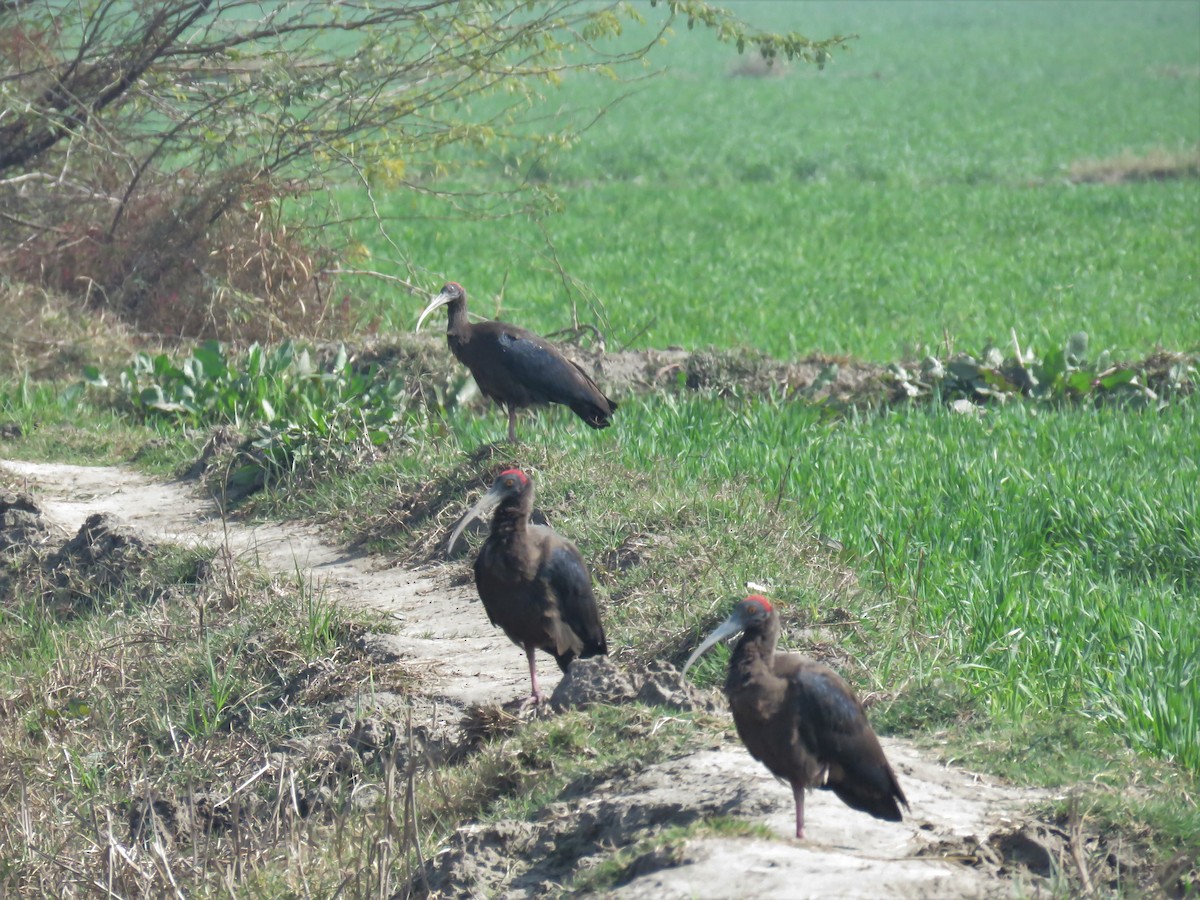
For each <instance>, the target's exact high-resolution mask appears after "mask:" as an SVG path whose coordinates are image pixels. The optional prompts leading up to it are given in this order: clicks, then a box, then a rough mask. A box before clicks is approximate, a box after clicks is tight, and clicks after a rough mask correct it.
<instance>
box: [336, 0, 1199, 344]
mask: <svg viewBox="0 0 1200 900" xmlns="http://www.w3.org/2000/svg"><path fill="white" fill-rule="evenodd" d="M736 8H737V10H738V11H739V12H740V13H742V14H743V15H744V16H745V17H746V18H749V19H751V20H752V21H756V22H759V21H761V22H762V23H763V24H764V25H767V26H769V27H776V28H784V27H791V28H796V29H799V30H802V31H804V32H805V33H807V34H809V35H810V36H813V37H823V36H828V35H830V34H834V33H843V34H844V33H851V32H853V33H857V34H858V35H859V36H860V37H859V39H858V40H857V41H855V42H853V45H852V51H851V52H849V53H840V54H838V55H837V57H836V60H835V62H834V63H833V64H832V65H830V66H828V67H827V68H826V69H825V71H823V72H818V71H817V70H816V69H815V67H807V66H801V65H797V66H793V67H791V69H790V70H789V71H788V72H787V73H786V74H784V75H781V76H779V77H745V76H738V75H736V74H734V70H735V69H736V68H737V67H738V66H739V65H744V64H745V62H746V60H745V59H743V58H739V57H737V56H736V55H734V54H733V52H732V50H731V49H730V48H728V47H723V46H720V45H717V44H715V43H713V42H712V40H711V39H710V38H708V37H707V36H704V35H701V34H699V33H695V34H688V33H687V32H686V30H684V31H682V33H677V34H675V35H673V36H672V37H671V38H670V41H669V43H668V44H667V45H666V46H665V47H662V48H660V52H658V53H656V54H654V56H653V57H652V59H653V62H654V64H656V65H657V66H659V67H662V68H663V69H664V71H662V72H661V74H660V75H658V76H657V77H653V78H650V79H648V80H646V81H642V82H638V83H635V84H633V85H630V86H628V88H624V89H623V88H621V87H619V86H615V85H613V84H612V83H611V82H608V81H605V80H603V79H588V78H584V77H582V76H576V77H574V78H573V79H572V80H571V81H569V82H568V83H567V84H565V85H564V86H563V87H562V89H560V90H559V91H555V92H552V93H551V94H550V95H549V98H548V102H547V118H546V120H547V122H548V123H550V124H552V123H553V122H554V121H555V116H556V115H558V116H566V115H568V114H570V113H572V112H577V111H579V110H581V109H588V108H594V107H596V106H599V105H602V104H603V103H605V102H606V101H607V100H611V99H612V98H614V97H616V96H618V95H619V94H620V93H621V92H622V91H623V90H625V91H627V92H628V93H629V94H630V96H628V97H627V98H626V99H625V100H624V101H623V102H621V103H617V104H616V105H615V106H613V107H612V108H611V109H610V110H609V111H608V112H607V114H606V115H605V116H603V117H602V118H601V119H600V120H599V121H598V122H597V123H596V124H595V125H594V126H593V127H592V128H591V129H590V130H589V131H588V132H587V133H586V134H585V136H584V140H583V142H582V143H581V144H580V145H579V146H578V147H576V148H574V149H573V150H572V151H570V152H566V153H562V154H561V155H559V156H557V157H555V158H553V159H546V160H543V161H541V162H539V163H538V164H537V165H536V166H535V167H534V171H533V175H534V177H536V178H537V179H538V180H540V181H541V182H542V183H543V184H544V185H545V186H546V187H547V188H549V189H550V190H553V191H555V192H556V193H557V194H558V195H559V196H560V197H561V200H562V202H563V204H564V210H563V212H562V213H561V214H559V215H555V216H552V217H550V218H548V219H547V220H546V221H545V222H544V229H545V231H544V234H543V231H542V230H541V228H539V227H538V226H537V225H536V224H534V223H532V222H529V221H528V220H524V219H520V218H513V219H507V220H499V221H488V222H480V223H463V222H458V223H455V222H448V221H446V220H444V219H442V218H440V217H439V218H435V219H434V220H432V221H431V220H428V219H423V218H420V216H421V215H423V214H433V213H437V214H439V216H440V215H441V214H444V212H445V209H444V208H443V207H440V206H438V205H437V204H436V203H435V202H433V201H430V200H429V199H427V198H421V197H414V196H413V195H411V194H409V193H402V192H396V193H392V194H387V193H383V194H382V195H381V196H380V198H378V199H379V200H380V202H381V203H382V205H383V211H384V213H385V214H386V215H389V216H393V217H395V221H394V222H392V223H391V224H389V226H388V233H389V236H390V238H391V239H392V240H393V241H395V243H396V246H397V247H398V248H399V249H400V250H401V251H402V252H403V253H404V254H405V255H406V256H407V257H408V259H410V260H411V261H413V262H414V263H415V264H417V265H418V266H419V267H421V268H422V269H424V270H426V272H427V274H426V276H425V277H424V279H423V280H424V281H425V282H426V284H427V286H428V287H436V286H437V285H438V283H439V282H440V281H441V280H442V279H446V278H449V279H454V280H458V281H461V282H462V283H463V284H464V285H465V286H466V287H467V290H468V292H469V293H471V294H472V295H473V296H474V297H475V302H476V307H475V308H476V309H477V310H478V311H480V312H482V313H485V314H487V315H492V314H493V313H495V312H496V308H497V304H496V303H495V301H494V299H493V298H494V296H495V295H497V294H498V293H499V291H500V289H501V286H502V285H503V286H504V299H503V305H502V307H501V310H500V311H501V314H502V315H503V316H504V317H506V318H509V319H511V320H513V321H519V322H521V323H522V324H524V325H527V326H529V327H533V328H536V329H541V330H543V331H552V330H555V329H558V328H562V327H565V326H567V325H570V324H571V320H572V312H571V305H572V301H573V300H574V301H575V302H576V305H577V306H578V307H579V313H578V315H579V318H580V319H581V320H583V321H588V322H594V323H595V324H598V325H600V326H601V328H602V330H603V331H604V332H605V334H606V336H607V338H608V342H609V346H610V347H611V346H624V345H626V344H629V345H632V346H666V345H673V344H677V345H683V346H687V347H703V346H705V345H708V344H713V345H718V346H730V345H748V346H752V347H755V348H759V349H761V350H764V351H767V352H769V353H772V354H775V355H779V356H796V355H802V354H807V353H810V352H814V351H817V352H825V353H845V354H850V355H854V356H857V357H861V358H868V359H873V360H880V361H882V360H890V359H894V358H897V357H899V356H901V355H903V354H906V353H911V352H915V351H916V350H918V349H920V348H925V347H931V346H936V347H943V346H944V345H945V342H946V341H947V340H949V342H950V345H951V346H952V347H953V348H955V349H959V350H967V351H970V352H978V351H979V350H980V349H981V348H982V347H983V346H984V345H985V344H986V343H987V342H988V341H994V342H997V343H1003V344H1004V345H1005V346H1007V344H1008V341H1009V333H1010V329H1015V331H1016V333H1017V335H1018V338H1019V339H1020V340H1021V342H1022V345H1023V346H1028V345H1031V344H1032V345H1034V346H1036V347H1040V348H1044V347H1046V346H1047V345H1049V344H1058V343H1060V342H1061V341H1062V340H1063V339H1064V338H1065V336H1066V335H1067V334H1068V333H1070V332H1072V331H1077V330H1085V331H1088V332H1089V333H1090V334H1091V336H1092V340H1093V346H1095V347H1108V348H1111V349H1113V350H1114V351H1115V352H1117V353H1118V354H1136V353H1145V352H1147V351H1149V350H1150V349H1152V348H1153V347H1154V346H1155V345H1157V344H1164V345H1167V346H1170V347H1174V348H1178V349H1186V348H1195V347H1197V346H1200V287H1198V286H1197V282H1196V273H1197V271H1200V234H1198V218H1200V216H1198V210H1200V180H1197V179H1196V178H1194V177H1193V178H1187V179H1184V180H1173V181H1166V182H1139V183H1126V184H1075V183H1072V182H1071V181H1070V179H1069V175H1070V173H1071V171H1072V166H1078V165H1080V164H1083V163H1085V162H1086V161H1088V160H1104V159H1111V158H1114V157H1120V156H1121V155H1122V154H1132V155H1139V154H1146V153H1152V152H1161V153H1173V154H1189V153H1190V154H1191V155H1192V156H1191V158H1192V160H1193V163H1192V164H1193V166H1195V165H1197V164H1196V162H1195V153H1196V152H1197V150H1196V148H1197V145H1198V144H1200V116H1197V114H1196V110H1197V109H1200V77H1198V76H1197V68H1196V67H1197V65H1198V64H1200V62H1198V60H1197V46H1196V35H1197V33H1198V31H1200V7H1197V5H1196V4H1194V3H1175V2H1166V3H1095V4H1089V6H1088V8H1087V13H1086V15H1085V14H1082V11H1081V8H1080V7H1079V6H1078V5H1077V4H1071V3H1061V4H1056V3H984V2H971V3H947V2H942V0H937V2H928V3H922V2H918V3H890V2H889V3H847V4H823V3H814V4H807V3H805V4H799V3H787V4H784V3H765V4H745V5H739V6H737V7H736ZM639 36H643V35H642V34H641V33H640V32H639ZM488 163H489V161H487V160H485V161H484V163H483V165H482V168H480V169H478V170H476V171H475V173H474V177H475V178H477V179H479V180H480V181H481V182H482V183H484V184H486V183H487V178H488V175H489V171H491V169H490V168H489V165H488ZM348 202H349V203H350V204H351V205H353V204H354V203H355V202H356V201H355V200H354V198H353V197H352V196H349V195H348ZM546 237H548V238H549V239H550V241H551V242H552V244H553V247H554V249H555V251H556V253H557V263H556V262H555V260H554V258H553V256H552V255H551V254H550V253H549V252H548V250H547V249H546V243H545V238H546ZM362 239H363V241H364V243H365V244H366V246H367V247H368V248H370V250H371V252H372V253H373V254H374V257H375V259H374V262H375V264H376V265H377V266H378V267H379V268H380V269H382V270H384V271H393V270H392V269H390V268H389V265H388V263H387V260H388V259H395V258H396V256H397V254H396V250H395V249H394V248H393V247H391V246H388V245H387V244H386V243H385V242H384V241H382V240H381V239H380V237H379V235H378V233H377V232H375V231H364V232H363V234H362ZM558 265H561V267H562V268H563V269H564V270H565V271H566V272H567V273H569V274H570V275H573V276H576V277H578V278H580V279H582V280H583V281H584V282H585V283H586V284H587V286H588V287H589V288H590V289H591V290H592V291H594V292H595V301H594V302H593V303H591V304H590V305H591V308H589V304H588V303H587V302H586V301H585V300H584V299H581V298H577V297H572V296H570V295H568V293H567V292H566V291H565V290H564V288H563V283H562V280H561V278H560V275H559V272H558ZM364 288H365V289H366V290H369V291H371V292H373V293H374V295H375V296H376V298H377V302H378V304H379V306H380V308H381V309H382V310H383V312H384V315H385V317H386V318H387V319H389V320H390V321H391V322H392V323H394V324H395V325H397V326H411V323H412V322H413V321H414V320H415V315H416V308H417V302H416V301H415V300H409V299H405V300H398V299H396V295H395V292H394V291H393V290H391V289H390V288H380V287H379V286H378V285H374V286H371V285H366V286H364Z"/></svg>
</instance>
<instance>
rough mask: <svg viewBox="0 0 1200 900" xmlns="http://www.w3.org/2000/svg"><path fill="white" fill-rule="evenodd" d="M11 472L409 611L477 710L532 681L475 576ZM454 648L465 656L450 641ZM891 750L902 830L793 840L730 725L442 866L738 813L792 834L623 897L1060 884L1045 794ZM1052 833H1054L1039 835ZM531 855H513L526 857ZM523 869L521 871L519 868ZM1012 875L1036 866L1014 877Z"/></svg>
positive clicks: (43, 487)
mask: <svg viewBox="0 0 1200 900" xmlns="http://www.w3.org/2000/svg"><path fill="white" fill-rule="evenodd" d="M0 476H8V479H7V480H10V481H16V482H17V483H18V484H19V485H22V486H23V487H24V488H25V489H27V490H29V491H30V492H31V493H33V494H34V495H35V496H37V497H38V499H39V502H40V503H41V505H42V507H43V509H44V511H45V513H46V515H47V517H49V518H50V519H52V520H53V521H55V522H56V523H57V524H58V525H59V526H61V528H62V529H63V533H64V536H69V535H71V534H74V533H75V531H76V530H78V528H79V526H80V525H81V524H82V523H83V521H84V520H85V519H86V518H87V517H88V516H89V515H91V514H92V513H97V512H106V513H112V514H116V515H117V516H119V517H121V518H122V519H124V520H125V521H126V522H127V523H128V524H129V525H131V526H133V527H134V528H136V529H138V530H140V531H142V532H144V533H145V534H147V535H148V536H150V537H153V538H158V539H165V540H170V541H174V542H177V543H182V544H192V543H197V542H199V543H204V544H210V545H219V544H220V543H221V542H222V541H224V540H228V542H229V546H230V548H231V550H232V551H233V552H234V553H235V554H252V555H253V556H254V557H256V558H257V561H258V562H259V563H260V564H261V565H262V566H263V567H264V568H266V569H268V570H271V571H274V572H278V573H280V574H285V575H286V574H291V573H295V572H296V571H297V570H299V571H300V572H302V573H304V574H305V575H307V576H309V577H311V578H312V579H313V580H314V582H316V583H317V584H319V585H321V586H323V587H324V589H325V590H326V591H327V592H328V593H330V594H332V595H334V596H336V597H338V598H340V599H341V600H342V601H343V602H347V603H355V604H361V605H364V606H368V607H372V608H374V609H378V610H381V611H383V612H384V613H386V614H387V615H389V616H392V617H394V618H395V619H396V620H397V621H398V629H397V630H398V634H397V635H396V636H395V637H394V638H389V642H390V643H391V649H392V650H393V651H394V652H396V653H397V654H399V655H401V656H402V657H404V658H405V659H407V660H410V661H412V662H414V663H416V664H418V665H420V666H423V667H425V668H426V676H427V677H426V680H425V683H426V685H427V691H428V693H429V694H430V696H431V698H437V699H438V700H439V701H445V702H448V703H450V704H452V705H454V706H465V705H466V704H468V703H473V702H504V701H508V700H511V699H512V698H514V697H518V696H521V695H522V694H523V693H524V692H525V691H527V690H528V684H527V673H526V671H525V666H524V657H523V654H522V653H521V652H520V651H519V650H518V649H517V648H516V647H515V646H513V645H512V644H511V643H510V642H509V641H508V640H507V639H506V638H505V637H504V636H503V634H501V633H500V632H499V631H497V630H495V629H493V628H492V627H491V626H490V625H489V624H488V622H487V619H486V617H485V615H484V612H483V609H482V607H481V606H480V604H479V603H478V599H477V598H476V597H475V595H474V591H473V589H472V588H469V587H459V588H452V587H450V586H449V578H448V574H447V572H448V570H446V569H441V568H435V569H432V570H427V571H406V570H402V569H398V568H395V567H392V566H390V565H389V564H388V562H387V561H386V560H384V559H382V558H380V557H374V556H369V555H365V554H354V553H348V552H346V551H344V550H342V549H339V548H337V547H334V546H331V545H330V544H327V543H325V542H323V541H322V540H321V537H320V535H319V534H318V533H317V532H316V531H315V530H314V529H311V528H308V527H305V526H297V525H293V524H284V525H257V526H248V525H244V524H241V523H239V522H237V521H229V522H227V523H223V522H222V520H221V518H220V516H219V514H218V513H217V510H216V506H215V504H214V503H213V502H212V501H211V500H210V499H207V498H205V497H203V496H201V495H199V494H198V493H197V488H196V486H195V485H194V484H191V483H182V482H159V481H154V480H152V479H149V478H147V477H145V476H142V475H140V474H137V473H135V472H133V471H131V470H128V469H124V468H112V467H85V466H71V465H60V464H50V463H29V462H20V461H15V460H0ZM451 641H453V642H454V643H453V644H452V645H451V644H450V643H449V642H451ZM448 646H453V647H454V648H455V650H456V651H457V652H455V653H453V654H450V653H447V647H448ZM543 673H544V677H545V682H544V687H545V688H546V689H547V690H552V689H553V687H554V685H555V684H557V681H558V678H559V675H558V672H557V671H556V670H555V667H553V666H545V667H542V668H541V669H540V671H539V677H541V676H542V675H543ZM884 745H885V749H886V751H887V754H888V756H889V758H890V759H891V761H892V763H893V765H894V767H895V769H896V770H897V773H898V775H899V778H900V781H901V783H902V785H903V786H904V789H905V792H906V793H907V795H908V797H909V800H910V801H911V803H912V814H911V816H909V817H908V818H907V819H906V821H905V822H904V823H902V824H900V825H896V824H891V823H884V822H879V821H876V820H874V819H871V818H870V817H868V816H865V815H862V814H861V813H855V812H853V811H851V810H850V809H848V808H847V807H845V806H843V805H842V804H841V803H840V802H839V801H838V800H837V799H836V798H834V797H833V796H832V795H831V794H828V793H827V792H824V791H817V792H815V793H814V794H812V795H810V800H809V803H808V805H807V819H808V824H809V830H810V834H811V838H810V839H809V840H807V841H805V842H803V843H799V842H796V841H794V840H790V839H789V835H790V831H791V827H792V805H791V792H790V791H789V790H788V789H787V788H786V786H784V785H782V784H780V783H778V782H776V781H775V780H774V779H773V778H771V776H770V775H769V774H768V773H767V772H766V770H765V769H763V768H762V767H761V766H760V765H759V764H757V763H756V762H754V761H753V760H752V759H751V758H750V757H749V756H748V755H747V754H746V752H745V751H744V750H743V749H742V748H741V747H740V745H738V744H737V743H736V741H735V740H733V739H731V738H729V737H728V736H726V737H725V738H724V739H723V740H722V741H721V743H720V745H719V746H716V747H715V748H713V749H710V750H706V751H703V752H699V753H694V754H691V755H689V756H685V757H681V758H679V759H674V760H670V761H668V762H665V763H661V764H659V765H655V766H650V767H648V768H647V769H645V770H643V771H642V772H639V773H637V774H636V775H634V776H629V777H625V778H623V779H620V780H617V781H614V782H610V783H607V784H603V785H600V786H598V787H597V788H595V789H594V790H592V791H591V792H590V793H589V795H588V796H587V797H586V798H583V799H582V800H580V801H579V802H578V803H576V804H572V805H571V806H570V809H569V810H566V811H564V813H563V815H562V816H561V818H560V819H556V818H555V815H554V814H553V813H551V814H549V815H547V816H545V817H543V819H544V821H542V822H541V823H540V825H536V826H533V825H529V824H528V823H497V824H495V825H489V826H474V825H471V826H466V827H464V828H463V829H461V830H460V833H459V835H458V837H457V838H456V839H455V840H454V841H452V842H451V847H450V848H449V850H447V851H446V852H445V853H444V854H443V856H442V857H441V858H440V862H439V866H440V868H439V871H440V872H441V876H442V877H443V884H444V885H445V889H447V890H448V891H450V892H452V893H459V892H466V893H468V894H475V893H476V892H477V891H478V890H479V885H480V884H481V883H482V884H487V885H489V889H488V890H487V893H488V894H489V895H492V894H494V895H495V896H513V897H523V896H533V895H535V894H537V893H538V892H539V891H540V887H539V885H544V883H545V879H546V877H547V876H552V875H553V874H555V873H552V872H550V871H548V870H546V868H545V863H544V858H545V857H547V856H552V855H554V854H548V853H547V851H546V846H545V845H546V843H547V841H549V842H550V843H551V845H554V844H557V845H559V846H560V847H561V848H563V849H564V850H565V848H566V847H568V846H570V845H571V840H570V839H574V840H575V841H576V842H578V840H579V834H580V832H581V830H586V828H587V827H591V828H592V830H593V831H595V832H596V834H597V837H596V838H595V843H596V844H598V845H600V846H605V845H607V846H612V845H613V844H614V843H615V844H617V845H618V846H620V845H621V843H622V841H623V842H624V843H626V844H627V843H629V842H630V841H632V840H636V832H637V829H638V828H639V827H645V826H647V825H663V824H671V823H678V824H686V823H687V822H689V821H693V820H694V819H695V818H696V817H697V816H701V817H707V816H710V815H717V814H727V815H728V814H737V815H743V816H750V817H752V818H753V819H755V820H757V821H761V822H763V823H765V824H766V825H767V826H768V827H769V828H770V829H771V830H772V831H774V832H775V833H777V834H778V835H779V838H780V839H779V840H778V841H768V840H763V839H753V840H750V839H728V838H704V839H699V840H694V841H691V842H690V843H689V844H687V846H686V848H685V850H684V852H683V856H682V859H679V858H676V859H671V860H669V861H655V860H654V859H648V860H646V861H644V862H642V861H639V863H638V865H636V866H635V867H633V869H632V870H631V871H630V872H629V873H628V874H629V878H628V879H627V882H626V883H625V884H624V885H623V886H622V887H620V888H618V889H617V891H616V896H620V897H626V898H674V897H681V898H682V897H698V898H725V897H780V898H783V897H786V898H793V897H823V898H830V897H847V898H849V897H863V898H866V897H929V898H936V897H946V898H950V897H992V896H1012V895H1013V894H1015V893H1019V894H1022V895H1041V894H1043V893H1045V892H1046V890H1047V884H1048V883H1047V882H1046V881H1045V880H1044V879H1042V878H1039V877H1036V876H1034V875H1032V874H1030V872H1029V870H1028V869H1026V868H1024V867H1023V866H1016V865H1014V864H1013V863H1014V862H1024V863H1025V864H1028V865H1031V867H1032V868H1034V869H1035V870H1037V869H1039V868H1040V867H1043V864H1044V863H1045V864H1046V865H1048V864H1049V860H1050V858H1051V857H1052V856H1054V855H1055V854H1053V853H1052V852H1050V851H1048V850H1047V849H1046V848H1047V847H1048V846H1050V844H1047V843H1046V842H1045V841H1044V840H1043V838H1044V837H1045V828H1040V826H1035V825H1034V824H1031V823H1027V822H1026V814H1025V813H1024V812H1023V810H1025V809H1026V807H1027V806H1028V805H1029V803H1030V802H1031V801H1033V800H1035V799H1038V798H1039V797H1040V796H1041V795H1038V794H1036V793H1034V792H1030V791H1018V790H1014V789H1011V788H1007V787H1003V786H1000V785H997V784H994V783H991V782H989V781H988V780H987V779H984V778H982V777H980V776H977V775H973V774H972V773H969V772H965V771H962V770H960V769H956V768H949V767H946V766H943V765H941V764H938V763H934V762H931V761H929V760H928V759H926V758H924V757H923V756H922V755H921V753H920V752H918V751H917V750H916V749H915V748H914V747H913V746H912V745H910V744H908V743H906V742H904V741H897V740H885V741H884ZM563 805H565V804H563ZM589 817H590V818H589ZM556 822H557V824H556ZM587 822H592V823H593V825H592V826H587V825H586V823H587ZM531 828H537V829H540V830H539V831H538V835H539V836H538V840H535V841H532V845H531V842H530V841H529V840H526V839H521V840H516V839H515V838H513V837H512V835H513V834H516V833H517V832H520V833H521V834H523V835H525V838H528V837H529V835H528V832H529V831H530V829H531ZM1039 828H1040V832H1041V837H1038V836H1036V835H1035V831H1038V830H1039ZM1022 829H1024V830H1023V831H1022ZM1014 833H1016V836H1015V837H1014V836H1012V835H1013V834H1014ZM539 841H540V843H539ZM521 847H524V848H525V849H524V850H522V849H520V848H521ZM488 848H490V850H491V851H492V856H494V857H496V859H495V860H494V861H493V860H492V859H491V857H489V855H488V852H485V851H487V849H488ZM522 854H523V855H524V857H525V858H524V859H522V860H520V864H518V865H515V866H514V865H513V864H512V857H513V856H521V855H522ZM560 864H561V863H560ZM514 870H515V871H518V872H519V873H520V874H518V875H516V876H515V877H514V876H513V875H512V874H511V873H512V872H513V871H514ZM1014 871H1016V872H1018V873H1020V874H1019V875H1017V876H1016V877H1015V878H1014V877H1013V875H1012V872H1014ZM1006 873H1007V874H1006Z"/></svg>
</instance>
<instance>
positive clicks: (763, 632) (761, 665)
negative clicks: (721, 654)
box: [725, 615, 779, 693]
mask: <svg viewBox="0 0 1200 900" xmlns="http://www.w3.org/2000/svg"><path fill="white" fill-rule="evenodd" d="M778 640H779V617H778V616H776V615H773V616H771V618H770V619H768V620H767V621H766V623H765V624H763V625H761V626H757V627H755V628H753V629H750V630H747V631H746V632H744V633H743V634H742V636H741V638H740V639H739V640H738V642H737V646H736V647H734V648H733V655H732V656H731V657H730V660H729V674H728V675H727V676H726V678H725V691H726V693H733V692H736V691H738V690H740V689H741V688H743V687H745V686H746V685H747V684H749V683H750V682H753V681H756V680H758V679H761V678H762V677H763V676H764V675H768V674H773V671H774V661H775V644H776V642H777V641H778Z"/></svg>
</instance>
